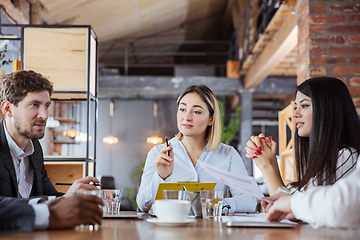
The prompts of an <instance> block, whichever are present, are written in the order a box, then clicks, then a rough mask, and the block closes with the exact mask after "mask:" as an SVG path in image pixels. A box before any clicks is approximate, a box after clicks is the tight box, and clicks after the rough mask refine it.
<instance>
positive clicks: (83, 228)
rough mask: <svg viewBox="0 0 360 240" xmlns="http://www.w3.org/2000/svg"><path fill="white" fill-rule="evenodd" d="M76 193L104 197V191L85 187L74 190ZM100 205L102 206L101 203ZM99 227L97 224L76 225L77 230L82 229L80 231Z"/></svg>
mask: <svg viewBox="0 0 360 240" xmlns="http://www.w3.org/2000/svg"><path fill="white" fill-rule="evenodd" d="M74 194H81V195H94V196H97V197H98V198H102V192H101V191H99V190H84V189H78V190H76V191H75V192H74ZM99 207H101V206H100V205H99ZM98 229H99V225H98V224H95V225H84V224H81V225H79V226H76V227H75V230H78V231H79V230H80V231H84V230H89V231H94V230H95V231H97V230H98Z"/></svg>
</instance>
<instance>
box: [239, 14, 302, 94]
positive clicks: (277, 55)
mask: <svg viewBox="0 0 360 240" xmlns="http://www.w3.org/2000/svg"><path fill="white" fill-rule="evenodd" d="M296 46H297V17H296V16H295V15H289V17H288V18H287V19H286V20H285V21H284V23H283V24H282V25H281V27H280V29H279V30H278V32H277V33H276V34H275V35H274V37H273V39H272V40H271V41H270V42H269V43H268V44H267V46H266V47H265V49H264V51H263V52H262V53H261V54H260V56H259V57H258V58H257V60H256V62H255V63H254V64H252V66H251V68H250V70H249V71H248V73H247V74H246V75H245V78H244V88H245V89H249V88H255V87H256V86H257V85H259V84H260V83H261V82H262V81H263V80H264V79H265V78H266V77H267V76H269V75H270V73H271V72H272V71H273V70H274V69H275V68H276V66H277V65H278V64H279V63H280V62H281V61H282V60H284V58H285V57H286V56H287V55H288V54H289V53H290V52H291V51H292V50H293V49H294V48H295V47H296Z"/></svg>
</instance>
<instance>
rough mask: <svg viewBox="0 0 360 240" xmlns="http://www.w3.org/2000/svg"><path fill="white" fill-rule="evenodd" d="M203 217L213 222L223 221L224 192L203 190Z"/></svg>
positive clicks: (201, 195)
mask: <svg viewBox="0 0 360 240" xmlns="http://www.w3.org/2000/svg"><path fill="white" fill-rule="evenodd" d="M200 198H201V209H202V217H203V218H204V219H209V220H213V221H220V220H221V213H222V206H223V198H224V191H216V190H213V191H209V190H201V191H200Z"/></svg>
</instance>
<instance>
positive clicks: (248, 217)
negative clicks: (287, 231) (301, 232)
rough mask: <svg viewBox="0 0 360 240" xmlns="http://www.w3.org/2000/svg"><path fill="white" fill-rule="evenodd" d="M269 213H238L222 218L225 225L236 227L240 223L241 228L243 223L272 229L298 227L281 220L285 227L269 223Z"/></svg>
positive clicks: (293, 223) (294, 223)
mask: <svg viewBox="0 0 360 240" xmlns="http://www.w3.org/2000/svg"><path fill="white" fill-rule="evenodd" d="M266 217H267V213H250V214H246V213H244V214H241V213H240V214H239V213H236V215H235V216H222V217H221V219H222V222H223V223H232V224H233V226H236V225H237V224H234V223H238V225H239V226H241V223H259V224H258V225H256V224H253V225H252V226H259V227H261V226H262V227H272V225H276V226H278V227H286V226H285V224H286V225H288V226H296V225H298V224H297V223H296V222H292V221H290V220H287V219H283V220H281V221H280V222H279V223H280V224H283V225H278V224H279V223H275V222H267V221H266ZM227 225H228V226H232V225H231V224H227Z"/></svg>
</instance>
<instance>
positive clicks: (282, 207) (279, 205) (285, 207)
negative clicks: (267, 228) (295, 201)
mask: <svg viewBox="0 0 360 240" xmlns="http://www.w3.org/2000/svg"><path fill="white" fill-rule="evenodd" d="M265 199H267V200H271V201H275V202H274V203H273V204H267V203H266V202H265V201H263V200H262V201H261V205H262V206H263V207H266V211H267V212H268V216H267V218H266V220H267V221H270V222H279V221H281V220H282V219H284V218H286V219H296V218H295V216H294V214H293V213H292V211H291V204H290V202H291V194H287V193H277V194H275V195H274V196H271V197H268V198H265Z"/></svg>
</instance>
